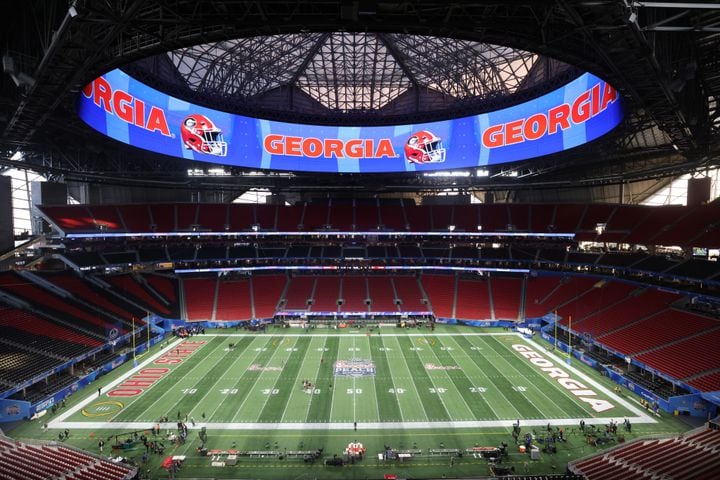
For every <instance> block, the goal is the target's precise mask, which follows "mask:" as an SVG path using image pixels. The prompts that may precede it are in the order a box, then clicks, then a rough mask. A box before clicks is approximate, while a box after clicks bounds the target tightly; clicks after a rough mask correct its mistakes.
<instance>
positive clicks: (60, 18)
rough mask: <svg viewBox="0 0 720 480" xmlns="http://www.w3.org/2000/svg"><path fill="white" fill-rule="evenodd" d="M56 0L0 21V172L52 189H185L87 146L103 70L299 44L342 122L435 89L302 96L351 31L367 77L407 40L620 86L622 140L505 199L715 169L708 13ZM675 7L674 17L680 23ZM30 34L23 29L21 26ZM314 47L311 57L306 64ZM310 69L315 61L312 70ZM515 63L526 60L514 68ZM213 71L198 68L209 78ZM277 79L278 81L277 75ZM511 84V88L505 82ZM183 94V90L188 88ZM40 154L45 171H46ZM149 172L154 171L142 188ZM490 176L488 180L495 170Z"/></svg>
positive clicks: (554, 165) (115, 150)
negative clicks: (82, 182)
mask: <svg viewBox="0 0 720 480" xmlns="http://www.w3.org/2000/svg"><path fill="white" fill-rule="evenodd" d="M56 3H57V2H44V1H41V0H29V1H28V2H26V3H25V4H24V8H21V9H20V10H19V11H17V12H16V13H17V15H16V16H13V18H11V19H6V20H5V21H6V22H9V23H8V25H6V27H7V28H6V29H5V31H6V32H9V34H10V37H9V38H8V40H7V48H8V50H7V52H8V55H10V56H14V58H15V59H16V61H15V68H16V69H18V71H19V70H22V71H21V72H19V73H25V74H26V75H25V76H24V77H21V76H19V75H18V72H16V75H15V76H14V77H13V78H12V81H11V80H10V77H8V76H4V77H3V80H2V82H1V83H0V94H1V95H0V128H1V129H2V135H1V136H0V147H1V148H2V150H3V151H4V152H6V154H7V155H6V157H4V158H5V160H2V163H3V164H5V165H8V162H10V160H7V158H9V156H10V155H11V153H12V152H13V151H14V150H15V149H18V148H19V149H22V150H24V151H26V152H27V155H25V160H24V161H23V162H24V163H25V164H26V165H27V166H28V168H33V169H39V170H43V169H45V170H46V171H48V172H52V173H50V175H54V176H56V177H58V178H61V177H62V178H66V177H68V178H70V177H72V178H77V179H82V178H85V179H87V180H88V181H91V177H95V176H97V177H102V178H104V179H105V180H106V181H112V182H122V181H125V180H129V179H134V180H135V181H137V182H142V181H143V180H144V179H146V178H148V179H149V180H152V181H162V182H165V183H166V184H173V185H181V184H187V183H188V182H189V181H190V180H188V178H187V176H185V175H184V170H186V168H188V165H189V164H186V163H182V161H179V160H177V159H174V160H173V159H168V158H165V157H162V156H157V155H154V154H152V155H151V154H146V153H143V152H138V151H132V149H127V148H126V147H123V146H119V145H118V144H117V143H116V142H113V141H109V140H107V139H99V138H97V135H96V134H94V133H93V132H91V131H90V130H89V129H88V128H87V127H85V126H84V125H82V123H81V122H79V120H77V117H76V116H75V114H74V101H75V98H76V95H77V94H78V92H79V91H80V89H81V88H82V86H83V85H85V84H86V83H87V82H88V81H90V80H91V79H93V78H95V77H96V76H97V75H99V74H101V73H102V72H104V71H107V70H109V69H112V68H116V67H120V66H126V65H128V64H129V63H131V62H133V61H137V60H140V59H143V58H148V57H152V56H153V55H161V54H166V52H169V51H178V50H179V49H186V50H185V51H188V52H189V51H191V50H192V48H197V47H194V46H197V45H212V44H213V43H215V42H223V41H232V40H235V41H237V39H248V38H250V37H256V36H261V35H266V36H282V37H283V38H285V37H288V36H289V38H294V39H296V41H298V42H300V44H299V48H301V51H302V52H305V53H307V55H305V56H302V55H299V56H297V57H295V56H292V55H290V56H289V57H288V60H286V64H285V66H288V65H297V66H298V68H297V69H295V70H293V71H294V72H295V73H294V76H293V77H291V78H290V79H289V80H290V81H292V82H294V84H295V85H297V86H298V89H299V90H301V91H302V92H304V93H305V94H306V95H308V97H310V98H313V99H314V101H316V102H317V103H318V104H320V105H324V106H325V109H326V110H327V109H328V108H330V107H332V109H334V110H336V111H337V112H339V113H340V114H342V113H343V112H347V111H349V110H352V109H357V108H360V109H363V108H366V107H367V106H369V107H377V108H379V109H382V108H383V106H385V108H387V105H391V104H392V103H393V101H395V100H397V98H399V97H400V96H401V95H402V93H403V92H402V91H401V90H402V88H412V87H413V86H414V85H418V86H421V85H424V84H428V83H427V82H430V80H431V77H433V75H428V77H427V78H423V77H422V75H420V74H416V73H414V72H415V70H414V69H413V63H412V62H418V61H420V60H418V59H417V58H415V57H413V58H409V59H408V60H407V61H405V62H400V63H395V64H394V65H398V67H397V68H395V67H392V68H391V69H390V70H389V71H388V70H386V69H384V68H383V69H377V70H375V69H373V70H371V71H372V75H373V76H375V75H384V76H385V77H380V80H381V81H388V82H390V83H391V81H394V80H396V79H398V78H402V79H406V80H402V81H398V83H397V85H400V87H399V88H397V89H395V90H393V89H392V88H389V87H387V88H388V89H386V90H382V88H381V89H380V94H379V95H377V96H373V95H375V94H372V95H370V94H362V95H359V96H358V97H357V98H355V99H351V98H349V97H347V96H345V97H343V95H342V94H338V92H342V89H334V90H333V89H328V91H326V92H316V93H313V92H312V90H311V89H310V87H309V86H308V85H310V80H311V77H312V75H315V76H319V75H320V73H319V72H320V68H319V67H318V68H313V65H314V64H313V63H312V62H314V61H316V60H315V59H316V58H319V57H317V55H318V54H319V53H320V52H324V51H325V50H323V49H324V48H326V46H327V45H328V42H330V44H332V42H333V41H337V42H340V43H345V44H347V43H348V42H350V43H353V39H354V38H356V37H355V36H354V34H355V33H360V32H374V37H372V38H374V39H375V40H373V41H375V42H376V43H373V44H372V45H370V44H369V43H368V42H370V40H368V38H369V37H367V36H365V39H366V40H364V41H365V42H366V43H364V44H363V43H362V42H359V44H358V45H357V46H353V48H356V49H359V51H361V52H363V55H361V56H360V59H359V60H358V61H359V62H360V63H359V64H358V65H359V67H358V68H360V67H363V66H366V63H367V55H369V53H368V52H373V51H378V49H379V45H383V46H384V48H385V50H384V51H386V56H385V57H384V60H382V61H381V62H380V63H381V64H382V63H383V62H389V61H390V59H391V58H392V59H393V60H396V59H397V58H398V56H399V55H400V53H399V52H403V51H407V52H413V51H414V52H415V54H422V51H421V50H419V49H421V45H415V44H412V43H411V41H410V40H407V39H408V38H412V37H409V35H426V36H433V37H451V38H456V39H460V40H462V41H466V42H482V43H486V44H492V45H503V46H506V47H510V48H512V49H514V50H513V51H517V50H524V51H527V52H532V53H533V54H538V55H541V56H545V57H550V58H554V59H558V60H560V61H562V62H566V63H568V64H570V65H573V66H576V67H578V68H581V69H584V70H588V71H592V72H593V73H596V74H598V75H599V76H601V77H603V78H605V79H607V80H608V81H609V82H610V83H612V84H613V85H614V86H616V87H617V88H618V89H619V90H620V92H621V94H622V95H623V97H624V99H625V100H626V102H627V104H628V107H629V111H628V117H627V118H628V120H627V121H626V122H625V124H624V125H623V127H622V128H621V129H618V130H617V131H616V132H614V134H612V135H610V136H608V137H607V138H606V139H603V140H600V141H598V142H594V143H593V144H591V145H588V146H586V147H581V148H578V149H574V150H573V151H571V152H566V153H564V154H562V155H557V156H553V157H552V158H548V159H540V160H537V161H535V162H533V163H532V164H531V163H522V164H519V165H517V168H518V169H522V170H523V172H524V174H523V175H522V178H521V179H522V180H523V181H518V182H516V185H513V188H523V186H524V185H532V184H540V183H542V182H544V181H548V182H553V181H555V180H557V179H559V178H564V179H573V178H578V177H576V176H577V175H580V176H581V178H582V181H584V182H588V184H592V183H593V182H598V183H603V182H606V181H608V179H609V178H613V179H614V178H616V175H620V176H621V177H623V178H625V179H631V178H641V177H646V176H652V175H657V174H662V175H665V174H671V173H670V172H672V173H673V174H674V173H675V171H676V170H679V171H682V170H683V169H688V168H690V169H692V168H694V167H695V166H697V165H700V164H713V163H714V164H716V163H717V159H716V157H717V151H718V143H719V142H718V136H719V132H718V126H719V123H720V122H719V118H720V114H719V113H718V111H719V110H720V109H718V106H717V101H718V100H717V99H718V98H720V65H719V63H720V61H719V60H720V58H719V57H718V52H719V51H720V45H719V43H720V39H719V36H718V34H717V33H716V32H714V31H713V29H714V28H716V26H717V25H719V24H720V23H719V22H720V18H718V11H717V10H716V9H702V8H689V7H688V8H686V9H685V10H687V11H686V12H685V11H682V10H678V9H677V8H669V7H666V6H664V5H650V3H652V2H634V3H633V2H628V1H599V2H597V1H594V2H570V1H566V0H558V1H553V2H550V1H548V2H523V1H503V2H473V3H470V4H465V3H459V2H440V1H427V2H407V1H398V2H393V1H388V2H340V1H329V0H308V1H304V2H296V1H289V0H285V1H280V0H257V1H196V0H192V1H191V0H178V1H175V2H164V1H153V0H148V1H142V2H128V1H126V0H107V1H104V2H92V1H82V0H79V1H76V2H75V3H73V4H72V8H71V9H69V10H67V11H66V10H65V9H64V8H60V7H59V6H58V5H55V4H56ZM643 3H645V5H643ZM655 3H662V2H655ZM666 3H667V2H666ZM681 11H682V17H678V15H679V13H681ZM20 17H22V18H20ZM10 21H11V22H12V23H14V24H15V25H13V24H11V23H10ZM680 21H682V22H683V23H682V25H683V26H691V27H692V28H688V29H686V30H687V31H685V32H678V31H672V32H669V31H666V30H667V29H662V28H660V27H662V26H668V25H676V24H677V22H680ZM30 24H32V25H30ZM29 26H32V28H26V27H29ZM302 39H306V42H305V41H304V40H302ZM323 39H324V42H323V41H321V40H323ZM388 39H392V41H388ZM241 41H248V40H241ZM303 42H305V43H303ZM403 42H405V44H404V43H403ZM356 43H358V42H356ZM191 47H192V48H191ZM498 48H502V47H498ZM188 49H189V50H188ZM403 49H406V50H403ZM395 50H396V51H395ZM313 51H315V52H316V54H315V56H312V55H311V53H312V52H313ZM425 53H427V52H425ZM496 53H498V52H496ZM500 53H504V52H503V51H500ZM498 54H499V53H498ZM321 57H322V56H321ZM183 58H185V57H183ZM301 58H302V60H301ZM308 58H310V59H311V60H310V61H307V59H308ZM20 59H22V61H21V60H20ZM175 60H176V61H177V63H173V62H171V63H170V64H171V65H176V68H177V65H182V64H183V60H182V59H175ZM306 61H307V63H306V64H305V65H303V63H304V62H306ZM317 61H320V60H317ZM522 61H523V62H529V61H530V60H529V59H528V58H525V57H523V59H522ZM293 62H294V63H293ZM298 62H300V63H299V64H298ZM693 62H694V64H693ZM186 63H187V62H186ZM386 66H387V65H386ZM160 67H162V65H158V68H160ZM301 67H302V68H301ZM187 68H188V69H190V68H191V65H190V64H188V65H187ZM360 70H362V69H360ZM459 70H461V67H460V66H457V67H456V68H455V70H452V69H451V70H450V71H449V74H450V75H455V76H456V77H457V76H460V77H462V72H461V71H459ZM516 70H517V71H518V72H519V71H520V69H516ZM211 71H212V70H207V69H206V73H207V72H211ZM297 72H303V73H300V74H297ZM195 73H196V77H193V78H196V79H197V81H198V82H199V83H198V85H202V86H203V88H210V87H217V86H219V85H220V84H221V82H220V80H221V78H223V77H222V75H225V77H232V76H233V75H235V77H232V78H233V79H234V81H235V80H236V83H235V84H234V85H236V86H237V87H238V88H242V89H245V90H241V91H245V92H261V91H263V90H262V89H263V88H266V89H267V88H268V87H270V86H271V85H272V84H271V83H268V82H269V80H270V78H271V75H272V74H273V73H272V72H271V73H268V74H267V75H265V76H264V77H260V76H257V77H255V78H250V77H248V78H244V77H242V76H241V75H240V74H239V72H234V71H231V70H219V71H216V72H215V73H212V74H208V75H200V73H201V72H200V71H199V70H197V71H196V72H195ZM274 74H275V75H277V76H278V78H281V77H280V75H281V74H283V72H275V73H274ZM491 74H494V75H495V76H492V75H491ZM511 76H512V75H511ZM502 77H503V74H502V72H500V71H498V72H488V73H487V76H486V77H484V78H482V79H480V80H477V79H476V80H472V81H467V82H465V83H463V82H459V83H456V84H455V85H460V87H453V86H452V85H451V84H450V83H443V81H442V80H441V79H442V78H443V77H438V78H436V79H435V84H434V87H436V88H438V89H439V90H440V91H442V92H443V95H445V96H451V95H453V94H454V95H456V96H455V97H453V98H463V95H464V94H466V93H467V92H471V91H481V90H483V89H484V88H486V87H488V86H491V85H492V86H494V87H497V85H499V82H498V80H497V79H498V78H502ZM282 78H285V77H282ZM518 78H519V77H518ZM16 80H18V81H16ZM13 82H15V83H17V84H19V86H16V85H15V84H14V83H13ZM303 82H306V83H303ZM509 85H510V87H509V88H514V87H512V85H513V84H512V82H510V83H509ZM178 88H180V87H178ZM303 88H305V90H303ZM333 88H334V86H333ZM501 88H502V87H501ZM443 89H444V90H443ZM185 90H186V93H187V92H191V91H192V90H191V89H190V88H189V86H186V88H185ZM266 91H267V90H266ZM331 91H334V92H335V93H330V92H331ZM308 92H309V93H308ZM361 93H362V92H361ZM313 95H315V96H314V97H313ZM358 99H359V100H358ZM3 117H4V118H3ZM49 158H50V159H52V160H51V161H48V159H49ZM48 163H50V164H51V166H48ZM656 163H657V164H662V165H663V166H659V165H657V164H656ZM180 164H182V165H181V166H179V165H180ZM643 165H645V167H647V169H646V170H643V168H645V167H643ZM504 168H505V167H504ZM148 172H150V173H152V176H150V177H147V173H148ZM494 173H497V172H495V171H493V172H491V174H494ZM261 178H262V177H258V178H257V179H256V180H255V183H262V182H265V183H264V186H269V187H271V188H272V187H277V188H282V187H285V186H286V185H281V184H280V183H278V182H280V181H279V180H278V179H277V178H274V177H272V176H267V177H264V178H266V180H262V179H261ZM471 178H473V180H472V184H471V185H469V187H478V188H496V187H498V188H499V185H504V186H507V185H508V183H515V182H508V181H507V178H504V177H491V178H492V180H490V179H479V178H475V177H471ZM234 180H235V182H237V183H236V184H237V185H240V184H242V185H245V184H247V183H248V182H247V181H246V179H245V178H244V177H241V176H238V177H237V179H234ZM345 180H347V182H348V184H349V185H350V186H353V185H355V184H357V185H361V184H362V185H363V186H364V187H365V188H366V189H377V190H381V189H386V188H390V189H398V190H405V189H408V190H409V189H410V188H413V187H415V188H433V187H434V188H446V185H443V182H442V181H440V180H438V179H437V178H433V179H432V180H426V179H424V178H423V177H418V176H415V175H411V176H406V175H401V176H393V177H388V176H382V175H381V176H372V177H371V178H367V177H366V178H362V179H358V178H353V177H352V176H343V177H340V181H341V182H342V181H345ZM193 181H195V180H193ZM223 181H230V180H228V179H225V180H223ZM337 181H338V177H333V178H332V183H335V182H337ZM294 182H306V184H307V185H308V188H323V187H325V186H328V185H330V183H331V180H330V178H329V177H328V178H325V177H324V176H295V177H294Z"/></svg>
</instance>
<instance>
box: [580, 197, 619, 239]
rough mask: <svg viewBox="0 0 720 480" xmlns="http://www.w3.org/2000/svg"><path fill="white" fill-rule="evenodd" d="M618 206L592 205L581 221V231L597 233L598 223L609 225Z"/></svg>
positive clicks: (586, 210)
mask: <svg viewBox="0 0 720 480" xmlns="http://www.w3.org/2000/svg"><path fill="white" fill-rule="evenodd" d="M616 208H618V206H617V205H604V204H590V205H588V206H587V208H586V209H585V214H584V215H583V217H582V220H580V226H579V229H578V230H580V231H582V232H592V233H596V232H595V228H596V227H597V225H598V223H604V224H605V225H607V223H608V220H609V219H610V217H611V216H612V215H613V213H615V209H616Z"/></svg>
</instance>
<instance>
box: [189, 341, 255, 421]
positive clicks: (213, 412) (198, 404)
mask: <svg viewBox="0 0 720 480" xmlns="http://www.w3.org/2000/svg"><path fill="white" fill-rule="evenodd" d="M254 342H255V340H254V339H253V340H252V341H251V342H250V343H249V344H248V346H247V347H245V348H244V349H243V351H242V352H239V353H240V354H239V355H238V357H237V358H236V359H235V360H234V361H233V362H232V365H231V367H230V368H229V369H228V371H229V370H232V369H233V367H234V366H235V364H236V363H238V362H240V360H244V356H243V354H244V353H245V352H247V351H248V349H250V348H251V347H252V345H253V344H254ZM228 353H230V352H228ZM259 354H260V352H258V353H257V354H256V355H255V357H254V358H257V355H259ZM225 358H227V357H225ZM241 363H242V362H241ZM252 363H253V362H250V365H252ZM216 365H217V364H216ZM213 368H215V365H213ZM208 371H209V370H208ZM220 380H223V381H226V380H227V379H226V378H225V377H220V378H218V379H217V380H216V381H215V383H213V385H212V387H211V388H208V391H207V392H206V393H205V395H203V396H202V398H201V399H200V400H199V401H198V402H196V403H195V406H194V407H193V408H192V410H190V412H189V413H193V412H194V411H195V409H196V408H197V407H199V406H200V405H202V401H203V400H204V399H205V397H207V396H208V395H209V394H210V392H212V391H214V389H215V386H216V385H217V384H218V382H219V381H220ZM229 397H230V395H226V397H225V398H224V399H223V400H221V401H219V402H217V406H216V407H215V409H214V410H213V411H212V413H211V414H210V415H208V416H207V418H212V417H213V415H215V412H217V411H218V409H219V408H220V407H221V406H222V404H223V402H226V401H228V399H229Z"/></svg>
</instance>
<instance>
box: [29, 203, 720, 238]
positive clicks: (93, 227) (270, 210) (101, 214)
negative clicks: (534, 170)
mask: <svg viewBox="0 0 720 480" xmlns="http://www.w3.org/2000/svg"><path fill="white" fill-rule="evenodd" d="M374 203H375V202H374V201H372V202H358V201H346V202H345V203H342V202H337V201H336V202H335V203H333V204H332V205H330V204H322V203H317V204H312V203H309V204H304V203H303V204H297V205H293V206H275V205H250V204H149V205H117V206H113V205H93V206H87V205H63V206H42V207H41V211H42V212H43V213H44V215H45V216H46V217H47V218H48V219H50V221H51V222H52V223H53V224H54V225H57V227H58V228H60V229H61V230H63V231H65V232H67V233H75V232H99V231H100V230H101V227H102V230H103V231H126V230H127V231H131V232H149V231H151V227H152V228H153V229H154V230H156V231H158V232H171V231H176V230H177V231H187V230H191V229H192V227H193V226H197V227H198V228H199V229H200V230H203V231H217V232H222V231H225V230H226V229H229V230H231V231H248V230H250V227H251V226H252V225H253V224H259V225H260V228H261V229H263V230H280V231H296V230H298V229H302V230H303V231H313V230H318V229H321V228H322V227H323V226H325V225H326V224H331V225H332V228H333V229H335V230H352V229H353V228H354V230H355V231H360V230H374V229H375V228H376V227H377V226H378V225H382V226H383V228H385V229H390V230H396V231H404V230H406V229H407V228H408V227H409V229H410V230H411V231H430V230H433V229H435V230H444V229H447V227H448V226H449V225H454V226H455V228H456V230H457V231H466V232H470V231H477V227H478V225H481V228H482V230H483V231H485V232H493V231H506V230H507V229H508V228H509V226H512V228H513V229H514V230H518V231H531V232H539V233H542V232H548V231H554V232H564V233H572V232H574V233H575V234H576V239H577V240H597V241H604V242H623V243H631V244H632V243H637V244H660V245H679V246H706V247H713V248H715V247H718V246H720V222H718V220H717V219H718V218H720V206H718V205H701V206H696V207H684V206H677V205H673V206H661V207H651V206H640V205H603V204H587V205H584V204H557V205H554V204H532V205H531V204H512V203H510V204H482V205H454V206H450V205H433V206H427V205H419V206H415V205H411V204H398V203H390V202H386V201H380V202H379V204H374ZM598 224H605V230H604V231H603V232H602V233H601V234H599V235H598V234H597V231H596V227H597V226H598ZM551 227H552V228H551Z"/></svg>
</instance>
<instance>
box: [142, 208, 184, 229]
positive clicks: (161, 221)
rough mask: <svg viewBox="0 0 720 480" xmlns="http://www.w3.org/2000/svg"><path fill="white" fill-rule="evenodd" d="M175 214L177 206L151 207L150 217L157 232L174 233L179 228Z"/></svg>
mask: <svg viewBox="0 0 720 480" xmlns="http://www.w3.org/2000/svg"><path fill="white" fill-rule="evenodd" d="M180 208H182V207H180ZM175 213H176V212H175V205H165V204H157V205H150V215H151V217H152V224H153V225H155V231H157V232H174V231H175V230H176V228H177V227H176V226H175Z"/></svg>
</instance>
